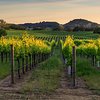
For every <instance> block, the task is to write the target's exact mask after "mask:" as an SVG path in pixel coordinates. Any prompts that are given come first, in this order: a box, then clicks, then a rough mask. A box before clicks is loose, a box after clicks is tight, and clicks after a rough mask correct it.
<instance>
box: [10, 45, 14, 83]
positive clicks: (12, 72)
mask: <svg viewBox="0 0 100 100" xmlns="http://www.w3.org/2000/svg"><path fill="white" fill-rule="evenodd" d="M11 84H14V46H13V45H11Z"/></svg>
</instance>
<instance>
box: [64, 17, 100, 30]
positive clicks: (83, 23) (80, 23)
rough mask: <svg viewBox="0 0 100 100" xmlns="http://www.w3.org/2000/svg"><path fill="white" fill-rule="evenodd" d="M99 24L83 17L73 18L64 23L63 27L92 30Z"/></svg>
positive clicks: (66, 28)
mask: <svg viewBox="0 0 100 100" xmlns="http://www.w3.org/2000/svg"><path fill="white" fill-rule="evenodd" d="M98 26H100V25H99V24H97V23H94V22H91V21H88V20H85V19H74V20H72V21H70V22H68V23H66V24H64V29H65V30H69V29H72V30H73V29H74V28H76V27H79V28H84V29H87V30H94V29H95V28H96V27H98Z"/></svg>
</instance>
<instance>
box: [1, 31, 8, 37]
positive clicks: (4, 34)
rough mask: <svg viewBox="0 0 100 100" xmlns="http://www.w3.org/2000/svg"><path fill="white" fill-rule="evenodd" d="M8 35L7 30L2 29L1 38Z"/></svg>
mask: <svg viewBox="0 0 100 100" xmlns="http://www.w3.org/2000/svg"><path fill="white" fill-rule="evenodd" d="M6 35H7V32H6V30H5V29H0V37H1V36H6Z"/></svg>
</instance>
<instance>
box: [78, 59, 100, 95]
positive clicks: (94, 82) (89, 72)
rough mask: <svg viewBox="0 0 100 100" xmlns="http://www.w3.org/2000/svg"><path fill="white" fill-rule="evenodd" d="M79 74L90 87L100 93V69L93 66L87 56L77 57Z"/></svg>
mask: <svg viewBox="0 0 100 100" xmlns="http://www.w3.org/2000/svg"><path fill="white" fill-rule="evenodd" d="M77 76H79V77H82V78H83V79H84V80H85V82H86V84H87V86H88V87H89V89H91V90H94V91H95V92H96V93H98V94H100V70H97V69H96V68H95V67H93V66H92V65H91V62H90V61H89V60H87V59H86V58H80V57H79V58H77Z"/></svg>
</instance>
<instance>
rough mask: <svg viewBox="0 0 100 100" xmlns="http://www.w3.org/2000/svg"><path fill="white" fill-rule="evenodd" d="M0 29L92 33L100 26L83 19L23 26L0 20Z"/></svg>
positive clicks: (25, 24)
mask: <svg viewBox="0 0 100 100" xmlns="http://www.w3.org/2000/svg"><path fill="white" fill-rule="evenodd" d="M0 27H1V28H11V29H23V30H24V29H28V30H43V29H49V30H76V29H77V30H79V31H80V30H85V31H87V30H90V31H93V30H94V29H95V28H97V27H100V24H98V23H95V22H92V21H88V20H85V19H74V20H72V21H70V22H68V23H66V24H60V23H58V22H49V21H46V22H45V21H43V22H39V23H24V24H10V23H6V22H5V21H4V20H0Z"/></svg>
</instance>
